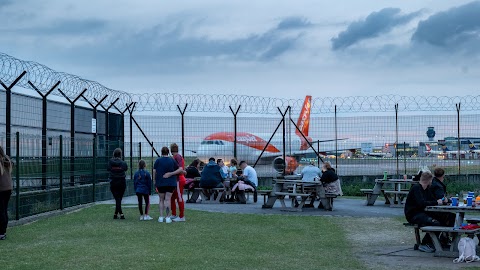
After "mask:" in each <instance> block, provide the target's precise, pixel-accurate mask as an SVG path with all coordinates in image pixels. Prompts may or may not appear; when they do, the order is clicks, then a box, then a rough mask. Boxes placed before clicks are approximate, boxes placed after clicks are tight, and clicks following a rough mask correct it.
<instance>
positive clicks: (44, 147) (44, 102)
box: [28, 81, 60, 189]
mask: <svg viewBox="0 0 480 270" xmlns="http://www.w3.org/2000/svg"><path fill="white" fill-rule="evenodd" d="M28 84H29V85H30V86H31V87H32V88H33V89H34V90H35V91H37V93H38V94H39V95H40V97H42V189H47V104H48V103H47V97H48V95H50V94H51V93H52V91H53V90H55V88H57V86H58V85H59V84H60V81H57V82H56V83H55V84H54V85H53V86H52V87H51V88H50V90H48V91H47V93H45V95H44V94H43V93H42V92H40V90H38V88H37V87H36V86H35V85H33V83H32V82H31V81H28Z"/></svg>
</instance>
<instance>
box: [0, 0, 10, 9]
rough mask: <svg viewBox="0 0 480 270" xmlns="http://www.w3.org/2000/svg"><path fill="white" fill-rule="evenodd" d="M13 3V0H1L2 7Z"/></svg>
mask: <svg viewBox="0 0 480 270" xmlns="http://www.w3.org/2000/svg"><path fill="white" fill-rule="evenodd" d="M11 4H13V0H0V8H2V7H6V6H9V5H11Z"/></svg>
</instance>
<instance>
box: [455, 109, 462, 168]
mask: <svg viewBox="0 0 480 270" xmlns="http://www.w3.org/2000/svg"><path fill="white" fill-rule="evenodd" d="M455 107H457V159H458V175H460V164H461V162H460V158H461V156H460V102H459V103H458V104H455Z"/></svg>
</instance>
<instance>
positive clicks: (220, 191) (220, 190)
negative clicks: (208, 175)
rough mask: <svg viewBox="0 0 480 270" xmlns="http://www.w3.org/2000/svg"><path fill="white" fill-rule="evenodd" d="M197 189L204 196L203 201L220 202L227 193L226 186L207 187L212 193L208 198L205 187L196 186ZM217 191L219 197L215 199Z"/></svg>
mask: <svg viewBox="0 0 480 270" xmlns="http://www.w3.org/2000/svg"><path fill="white" fill-rule="evenodd" d="M195 190H198V191H200V196H202V203H220V199H221V198H222V196H223V194H224V193H225V188H208V189H206V190H207V191H208V193H210V198H207V195H206V194H205V193H204V192H203V190H204V188H195ZM215 193H218V194H217V199H215Z"/></svg>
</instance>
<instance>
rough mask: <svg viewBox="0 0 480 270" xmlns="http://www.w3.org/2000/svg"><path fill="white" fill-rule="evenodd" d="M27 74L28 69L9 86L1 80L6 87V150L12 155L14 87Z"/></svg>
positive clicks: (0, 83)
mask: <svg viewBox="0 0 480 270" xmlns="http://www.w3.org/2000/svg"><path fill="white" fill-rule="evenodd" d="M25 74H27V72H26V71H23V72H22V74H20V76H18V77H17V78H16V79H15V80H14V81H13V82H12V83H11V84H10V85H9V86H7V85H5V84H4V83H3V82H2V81H1V80H0V85H2V86H3V88H5V91H7V93H6V100H5V101H6V104H5V133H6V135H7V138H6V145H5V152H6V154H7V156H11V152H10V151H11V145H10V144H11V136H12V134H11V131H12V88H13V87H14V86H15V85H16V84H17V83H18V81H20V79H22V77H23V76H24V75H25Z"/></svg>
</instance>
